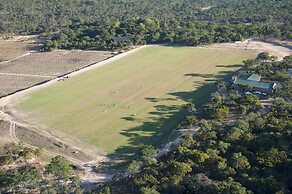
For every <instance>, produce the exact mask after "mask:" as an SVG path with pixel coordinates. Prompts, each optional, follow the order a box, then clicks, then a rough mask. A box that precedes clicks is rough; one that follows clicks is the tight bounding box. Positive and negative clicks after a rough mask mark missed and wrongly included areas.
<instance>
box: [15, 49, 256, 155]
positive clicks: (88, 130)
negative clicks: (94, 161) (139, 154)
mask: <svg viewBox="0 0 292 194" xmlns="http://www.w3.org/2000/svg"><path fill="white" fill-rule="evenodd" d="M252 57H254V54H253V53H251V52H249V51H241V50H216V49H200V48H187V47H185V48H184V47H165V46H155V47H147V48H144V49H142V50H140V51H139V52H136V53H133V54H131V55H128V56H126V57H124V58H123V59H121V60H118V61H116V62H113V63H111V64H108V65H105V66H102V67H99V68H97V69H95V70H92V71H89V72H85V73H82V74H80V75H78V76H76V77H72V78H70V79H68V80H66V81H65V82H60V83H57V84H55V85H52V86H50V87H49V88H44V89H40V90H38V91H36V92H33V93H32V94H29V95H27V96H25V97H23V98H22V99H21V100H20V101H19V102H18V104H17V105H16V106H15V107H14V108H16V109H17V110H18V111H20V112H23V113H24V114H25V115H26V117H25V118H26V119H28V120H30V121H34V122H36V121H37V122H38V123H41V124H44V125H46V126H48V127H50V128H53V129H54V130H55V131H56V132H57V131H60V132H62V133H65V134H67V135H68V136H72V137H75V138H79V139H81V140H83V141H84V142H86V143H87V144H89V145H93V146H95V147H96V148H97V149H98V150H99V151H105V152H107V153H110V154H121V153H123V154H128V153H131V152H132V151H133V149H134V147H135V146H136V145H138V144H140V143H146V144H153V145H159V144H161V143H164V142H166V141H167V140H168V137H169V135H170V134H171V132H172V130H173V129H174V128H175V127H176V126H177V125H178V124H179V123H180V122H181V121H182V120H183V119H184V116H185V112H184V111H183V110H182V105H183V104H185V100H187V99H194V101H195V102H196V103H198V104H200V103H202V102H203V101H204V100H206V99H207V98H208V96H209V95H210V93H211V92H213V91H214V86H213V83H214V81H215V80H217V79H220V78H223V77H224V76H226V75H227V74H228V73H230V71H234V70H236V69H238V68H239V67H238V64H240V63H241V62H242V61H243V60H245V59H248V58H252ZM119 156H121V155H119Z"/></svg>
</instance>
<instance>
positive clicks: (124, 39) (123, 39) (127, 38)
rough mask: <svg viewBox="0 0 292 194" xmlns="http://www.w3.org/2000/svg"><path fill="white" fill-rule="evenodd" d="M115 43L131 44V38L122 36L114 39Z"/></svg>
mask: <svg viewBox="0 0 292 194" xmlns="http://www.w3.org/2000/svg"><path fill="white" fill-rule="evenodd" d="M113 41H115V42H129V41H131V38H130V37H129V36H120V37H114V38H113Z"/></svg>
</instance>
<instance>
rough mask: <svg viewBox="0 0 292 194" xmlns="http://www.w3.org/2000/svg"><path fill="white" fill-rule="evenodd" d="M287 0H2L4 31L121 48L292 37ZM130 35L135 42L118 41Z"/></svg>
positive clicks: (0, 26)
mask: <svg viewBox="0 0 292 194" xmlns="http://www.w3.org/2000/svg"><path fill="white" fill-rule="evenodd" d="M291 12H292V3H291V2H290V1H287V0H278V1H274V0H265V1H260V2H258V1H256V0H221V1H216V0H194V1H188V0H174V1H172V2H171V3H167V2H165V1H155V0H146V1H143V2H141V1H140V0H125V1H119V0H112V1H110V2H108V1H106V0H102V1H97V0H87V1H84V0H74V1H69V0H60V1H58V2H56V1H52V0H50V1H39V0H33V1H29V2H27V1H23V0H17V1H16V2H15V1H14V2H12V1H7V0H0V17H1V22H0V33H1V32H2V33H11V32H15V33H17V34H43V35H45V36H48V37H50V38H51V41H49V42H48V43H47V44H46V45H45V47H44V49H45V50H46V51H50V50H52V49H54V48H70V49H71V48H80V49H86V48H95V49H115V48H122V47H124V46H127V45H132V44H135V45H136V44H145V43H178V44H183V45H198V44H207V43H212V42H229V41H236V40H241V39H243V38H248V37H276V38H285V39H291V38H292V34H291V21H292V17H291V14H290V13H291ZM119 36H129V37H130V38H131V41H129V42H114V41H113V40H112V39H113V38H114V37H119Z"/></svg>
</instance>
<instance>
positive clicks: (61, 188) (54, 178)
mask: <svg viewBox="0 0 292 194" xmlns="http://www.w3.org/2000/svg"><path fill="white" fill-rule="evenodd" d="M24 153H26V154H24ZM39 154H40V150H32V149H29V148H25V147H23V146H22V145H21V144H19V145H14V144H7V145H5V147H4V153H3V154H1V156H0V161H1V162H0V192H1V193H2V192H3V193H11V191H12V192H15V193H31V192H33V193H35V192H36V193H39V192H42V193H56V192H57V191H58V193H80V192H82V190H81V189H80V187H79V177H78V176H76V174H75V172H74V171H72V167H71V164H70V163H69V162H68V161H67V160H66V159H65V158H63V157H62V156H57V157H55V158H53V159H52V160H51V162H50V163H49V164H47V165H46V166H45V169H46V171H44V170H43V166H42V165H41V164H40V163H38V160H39V158H38V156H39Z"/></svg>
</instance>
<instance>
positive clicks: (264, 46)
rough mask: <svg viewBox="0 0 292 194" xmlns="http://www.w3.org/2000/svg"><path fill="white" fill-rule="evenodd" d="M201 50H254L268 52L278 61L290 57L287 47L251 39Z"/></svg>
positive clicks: (290, 53) (290, 51)
mask: <svg viewBox="0 0 292 194" xmlns="http://www.w3.org/2000/svg"><path fill="white" fill-rule="evenodd" d="M275 43H276V42H275ZM202 48H215V49H240V50H254V51H256V52H257V53H260V52H268V53H269V54H270V55H274V56H277V57H278V61H281V60H282V59H283V58H284V57H285V56H288V55H292V50H291V49H289V48H287V47H284V46H281V45H279V44H274V43H273V42H263V41H257V40H252V39H247V40H244V41H238V42H235V43H216V44H211V45H207V46H203V47H202Z"/></svg>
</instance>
